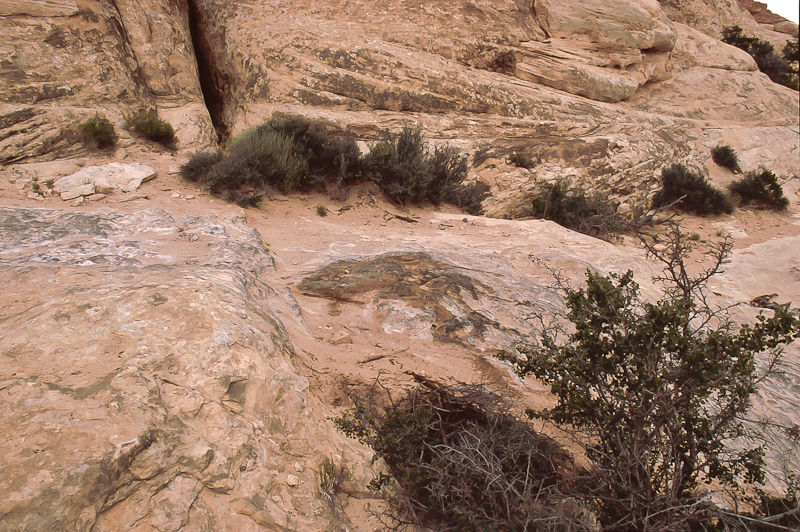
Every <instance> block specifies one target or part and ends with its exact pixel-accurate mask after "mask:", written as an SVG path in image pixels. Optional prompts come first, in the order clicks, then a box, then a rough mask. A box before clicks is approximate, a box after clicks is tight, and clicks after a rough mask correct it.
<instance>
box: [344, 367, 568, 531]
mask: <svg viewBox="0 0 800 532" xmlns="http://www.w3.org/2000/svg"><path fill="white" fill-rule="evenodd" d="M417 379H418V380H419V381H421V383H422V385H421V386H419V387H417V388H416V389H414V390H412V391H411V392H410V393H409V394H408V395H407V396H406V397H405V398H404V399H402V400H401V401H399V402H397V403H395V404H393V405H392V406H390V407H388V408H385V409H380V408H378V407H377V406H376V404H378V403H379V402H380V401H379V400H376V398H375V397H367V398H364V399H362V400H356V408H355V411H354V412H350V413H348V414H345V415H344V416H342V417H341V418H338V419H336V420H335V424H336V425H337V427H338V428H339V429H340V430H342V431H343V432H344V433H345V434H347V435H349V436H351V437H355V438H358V439H359V440H360V441H361V442H362V443H364V444H366V445H369V446H370V447H372V449H374V450H375V452H376V454H377V456H378V457H380V458H382V459H383V460H384V461H385V462H386V464H387V465H388V467H389V470H390V471H391V474H392V477H393V478H394V481H396V483H397V485H398V486H397V487H399V489H397V490H395V491H394V492H393V493H391V492H390V494H389V497H390V502H392V503H394V504H393V508H392V510H393V514H392V516H393V517H394V518H395V519H396V520H397V522H398V523H403V522H405V523H408V522H412V523H414V524H417V525H421V526H427V527H429V528H432V529H435V530H440V531H479V530H518V531H533V530H550V529H555V527H551V528H548V527H547V523H550V524H553V523H562V524H567V525H568V524H569V519H570V517H571V516H566V517H563V516H560V515H558V501H559V500H560V498H559V496H558V486H559V484H560V483H561V482H562V481H563V480H564V478H565V477H564V475H565V473H568V470H569V469H570V468H571V466H572V461H571V457H570V456H569V454H568V453H567V452H566V451H565V450H564V449H563V448H562V447H561V446H560V445H559V444H558V443H556V442H555V441H554V440H552V439H551V438H549V437H547V436H545V435H543V434H541V433H540V432H539V431H537V430H536V429H535V428H534V427H533V426H532V425H531V424H530V423H528V422H525V421H521V420H518V419H516V418H515V417H513V416H512V415H510V414H509V412H508V410H507V409H506V407H505V406H504V403H503V401H502V399H501V398H500V397H498V396H496V395H493V394H490V393H488V392H486V391H485V390H483V389H481V388H479V387H470V386H463V385H462V386H447V385H444V384H440V383H436V382H433V381H430V380H427V379H425V378H424V377H420V376H417ZM390 480H391V479H390V478H389V477H387V476H386V475H383V476H381V477H379V478H378V479H376V480H374V481H373V483H372V484H371V486H372V487H373V488H379V489H380V488H382V489H384V490H385V491H386V490H389V489H390V488H391V487H392V484H391V483H390ZM538 519H541V521H538V523H539V524H535V523H537V520H538ZM560 519H563V521H560ZM566 529H567V528H565V530H566Z"/></svg>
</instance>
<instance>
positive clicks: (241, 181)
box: [181, 113, 488, 214]
mask: <svg viewBox="0 0 800 532" xmlns="http://www.w3.org/2000/svg"><path fill="white" fill-rule="evenodd" d="M181 175H182V176H183V177H184V178H185V179H188V180H190V181H195V182H198V183H201V184H203V185H206V186H207V187H209V189H210V190H211V192H212V193H214V194H222V193H223V191H225V190H230V191H236V192H239V193H240V194H239V195H237V198H238V200H237V201H240V202H241V201H243V199H242V198H241V197H240V196H241V194H246V193H247V190H252V191H254V192H253V193H254V194H259V193H260V192H261V191H263V190H265V187H274V188H277V189H278V190H280V191H281V192H283V193H287V192H290V191H293V190H303V191H307V190H309V189H311V188H314V187H316V186H322V185H325V186H326V188H327V189H328V190H329V191H332V192H333V193H335V194H336V196H337V197H346V193H344V192H342V191H345V189H344V187H345V186H347V185H350V184H353V183H355V182H356V181H357V180H358V179H359V178H365V177H366V178H368V179H371V180H373V181H375V182H376V183H377V184H378V186H379V187H380V188H381V190H382V191H383V192H384V194H386V197H387V198H389V199H390V200H391V201H395V202H398V203H405V202H412V203H419V202H421V201H424V200H428V201H431V202H433V203H441V202H451V203H455V204H456V205H458V206H459V207H461V208H462V209H464V210H466V211H467V212H469V213H471V214H479V213H480V209H481V202H482V201H483V199H484V198H485V197H486V195H487V190H488V188H487V187H485V186H483V185H481V184H473V185H466V184H464V182H463V181H464V178H465V177H466V175H467V158H466V157H465V156H463V155H461V153H460V152H459V151H458V150H457V149H456V148H452V147H442V148H436V149H435V150H434V151H433V153H430V152H429V151H428V149H427V147H426V146H425V141H424V140H423V138H422V133H421V132H420V131H419V130H415V129H411V128H405V129H404V130H403V132H402V133H401V134H400V135H399V136H398V137H396V138H391V139H387V140H384V141H381V142H377V143H375V144H374V145H373V146H372V147H371V149H370V151H369V153H368V154H367V155H366V156H364V157H363V158H362V157H361V152H360V151H359V149H358V145H357V144H356V142H355V140H354V139H353V138H352V137H349V136H346V137H342V136H337V135H335V134H333V133H332V132H331V131H330V128H329V126H328V124H326V123H325V122H323V121H319V120H310V119H307V118H304V117H302V116H296V115H286V114H277V113H276V114H275V115H273V116H272V118H271V119H270V120H269V121H267V122H265V123H264V124H262V125H260V126H257V127H255V128H253V129H250V130H249V131H247V132H245V133H243V134H241V135H239V136H238V137H236V138H234V139H233V140H232V141H231V142H230V143H229V144H228V147H227V149H226V150H225V152H224V153H223V154H222V155H219V154H213V153H196V154H195V155H193V156H192V158H191V159H190V160H189V161H188V162H187V163H186V164H184V165H183V166H182V167H181ZM345 192H346V191H345Z"/></svg>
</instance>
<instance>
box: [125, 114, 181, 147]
mask: <svg viewBox="0 0 800 532" xmlns="http://www.w3.org/2000/svg"><path fill="white" fill-rule="evenodd" d="M125 123H126V124H127V125H128V127H131V128H133V129H134V130H136V131H138V132H139V133H141V134H142V135H144V136H145V137H147V138H148V139H150V140H152V141H153V142H158V143H159V144H162V145H164V146H171V145H172V144H173V143H174V142H175V130H174V129H173V128H172V125H170V123H169V122H167V121H165V120H162V119H161V118H159V117H158V115H156V114H155V113H154V112H152V111H138V112H136V113H134V114H132V115H130V116H126V117H125Z"/></svg>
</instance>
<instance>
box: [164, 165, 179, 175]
mask: <svg viewBox="0 0 800 532" xmlns="http://www.w3.org/2000/svg"><path fill="white" fill-rule="evenodd" d="M167 170H168V171H169V173H170V174H172V175H176V174H179V173H181V167H180V166H170V167H169V168H167Z"/></svg>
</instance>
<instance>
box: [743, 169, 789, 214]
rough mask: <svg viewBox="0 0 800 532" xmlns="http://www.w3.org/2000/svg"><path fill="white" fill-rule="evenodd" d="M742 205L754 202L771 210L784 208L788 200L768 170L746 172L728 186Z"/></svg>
mask: <svg viewBox="0 0 800 532" xmlns="http://www.w3.org/2000/svg"><path fill="white" fill-rule="evenodd" d="M728 189H729V190H730V191H731V193H732V194H734V195H735V196H736V198H737V199H738V200H739V202H740V203H741V204H742V205H748V204H750V203H756V204H758V205H759V206H760V207H763V208H766V209H773V210H777V211H779V210H784V209H786V207H788V206H789V200H788V199H787V198H785V197H784V196H783V188H781V186H780V185H779V184H778V178H777V176H776V175H775V174H773V173H772V172H770V171H769V170H763V169H762V170H761V171H759V172H748V174H747V175H746V176H745V177H743V178H742V179H739V180H737V181H734V182H733V183H731V185H730V186H729V187H728Z"/></svg>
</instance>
